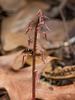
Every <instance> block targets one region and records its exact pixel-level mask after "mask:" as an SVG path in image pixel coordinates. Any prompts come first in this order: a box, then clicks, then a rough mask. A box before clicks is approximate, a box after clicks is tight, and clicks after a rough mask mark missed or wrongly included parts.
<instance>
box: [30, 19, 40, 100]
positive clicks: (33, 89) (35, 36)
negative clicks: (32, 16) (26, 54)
mask: <svg viewBox="0 0 75 100" xmlns="http://www.w3.org/2000/svg"><path fill="white" fill-rule="evenodd" d="M38 23H39V18H38V20H37V23H36V27H35V34H34V45H33V67H32V100H35V81H36V80H35V60H36V43H37V27H38Z"/></svg>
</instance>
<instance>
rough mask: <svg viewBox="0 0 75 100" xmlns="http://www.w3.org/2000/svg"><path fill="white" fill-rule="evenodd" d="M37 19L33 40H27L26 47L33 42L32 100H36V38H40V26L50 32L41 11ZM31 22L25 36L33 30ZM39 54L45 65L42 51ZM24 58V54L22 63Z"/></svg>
mask: <svg viewBox="0 0 75 100" xmlns="http://www.w3.org/2000/svg"><path fill="white" fill-rule="evenodd" d="M37 17H38V19H37V22H36V26H35V34H34V39H32V38H31V37H29V38H28V47H29V46H30V43H31V41H34V42H33V43H34V44H33V50H32V51H33V54H32V56H33V66H32V100H36V98H35V88H36V87H35V85H36V76H37V69H35V62H36V47H37V38H40V34H41V28H40V25H41V24H43V25H44V26H45V27H46V28H47V29H48V30H50V29H49V28H48V26H47V25H46V23H45V22H44V20H43V18H46V19H49V18H48V17H47V16H45V15H43V14H42V12H41V10H39V11H38V13H37ZM33 22H34V21H32V20H31V19H30V22H29V24H28V27H27V29H26V31H25V34H27V33H28V32H29V31H30V30H33V28H32V26H31V25H32V23H33ZM42 34H43V35H44V36H45V38H46V40H47V32H46V31H44V32H42ZM40 52H41V54H42V56H41V59H42V61H43V62H44V63H45V61H44V60H43V58H44V50H40ZM25 56H26V55H25V54H24V55H23V62H24V57H25ZM23 62H22V63H23Z"/></svg>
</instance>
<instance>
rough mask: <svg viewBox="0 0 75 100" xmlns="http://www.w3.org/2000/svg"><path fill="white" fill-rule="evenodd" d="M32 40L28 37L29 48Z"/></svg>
mask: <svg viewBox="0 0 75 100" xmlns="http://www.w3.org/2000/svg"><path fill="white" fill-rule="evenodd" d="M31 41H32V39H31V38H30V37H28V46H29V47H30V43H31Z"/></svg>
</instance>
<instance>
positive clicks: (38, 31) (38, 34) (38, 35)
mask: <svg viewBox="0 0 75 100" xmlns="http://www.w3.org/2000/svg"><path fill="white" fill-rule="evenodd" d="M37 38H38V39H39V38H40V27H39V26H38V27H37Z"/></svg>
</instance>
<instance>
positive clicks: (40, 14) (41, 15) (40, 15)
mask: <svg viewBox="0 0 75 100" xmlns="http://www.w3.org/2000/svg"><path fill="white" fill-rule="evenodd" d="M38 17H39V23H41V22H42V21H43V18H46V19H49V18H48V17H47V16H45V15H43V14H42V11H41V10H39V11H38Z"/></svg>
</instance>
